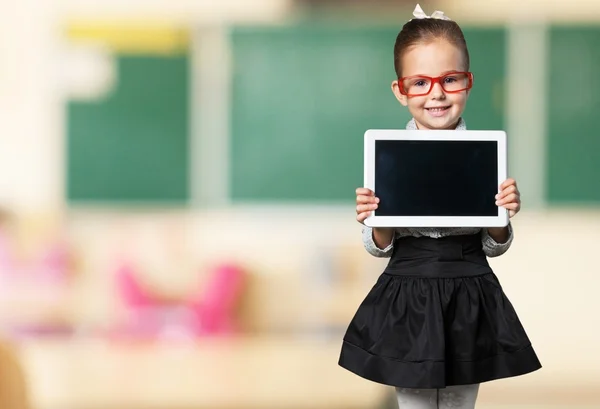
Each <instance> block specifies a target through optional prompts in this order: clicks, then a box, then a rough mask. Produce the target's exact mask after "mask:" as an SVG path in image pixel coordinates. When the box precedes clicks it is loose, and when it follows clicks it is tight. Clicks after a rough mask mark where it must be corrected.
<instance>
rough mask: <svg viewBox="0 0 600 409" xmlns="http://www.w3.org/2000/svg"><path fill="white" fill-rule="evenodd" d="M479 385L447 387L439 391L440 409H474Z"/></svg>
mask: <svg viewBox="0 0 600 409" xmlns="http://www.w3.org/2000/svg"><path fill="white" fill-rule="evenodd" d="M478 393H479V385H478V384H475V385H459V386H448V387H447V388H444V389H439V402H440V403H439V405H440V406H439V408H440V409H474V408H475V401H476V400H477V394H478Z"/></svg>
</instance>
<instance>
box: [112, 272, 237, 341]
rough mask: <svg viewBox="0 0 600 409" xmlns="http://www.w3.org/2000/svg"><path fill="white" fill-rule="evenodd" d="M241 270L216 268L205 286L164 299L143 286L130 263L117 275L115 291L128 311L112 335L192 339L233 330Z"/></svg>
mask: <svg viewBox="0 0 600 409" xmlns="http://www.w3.org/2000/svg"><path fill="white" fill-rule="evenodd" d="M243 278H244V273H243V271H242V269H241V268H239V267H237V266H234V265H222V266H219V267H217V268H216V269H215V270H214V272H213V274H212V276H211V278H210V279H209V281H208V282H207V284H206V286H205V287H204V288H203V289H201V290H200V291H199V292H198V293H196V294H191V295H190V296H189V297H187V298H186V299H180V300H172V299H166V298H165V297H162V296H160V295H158V294H152V293H150V291H149V290H148V289H147V288H144V287H143V285H142V284H141V283H140V281H139V278H138V277H137V276H136V274H135V271H134V269H133V268H132V267H131V266H130V265H129V264H125V263H124V264H121V266H120V267H119V268H118V270H117V274H116V286H117V294H118V297H119V299H120V301H121V304H122V305H123V307H125V310H126V311H127V314H126V317H125V322H124V323H122V324H121V325H119V326H118V327H117V330H116V332H113V336H116V337H127V338H131V337H134V338H162V337H169V336H178V337H184V338H195V337H200V336H208V335H231V334H233V333H234V332H235V330H236V326H235V306H236V303H237V301H238V299H239V297H240V296H241V293H242V291H243V284H244V279H243Z"/></svg>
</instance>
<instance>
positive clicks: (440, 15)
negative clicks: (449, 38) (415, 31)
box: [413, 4, 450, 20]
mask: <svg viewBox="0 0 600 409" xmlns="http://www.w3.org/2000/svg"><path fill="white" fill-rule="evenodd" d="M413 16H415V18H419V19H421V18H435V19H438V20H450V18H449V17H448V16H446V15H444V12H443V11H437V10H436V11H434V12H433V14H432V15H431V16H428V15H427V14H425V12H424V11H423V9H422V8H421V6H420V5H418V4H417V7H415V11H413Z"/></svg>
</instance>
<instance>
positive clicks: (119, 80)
mask: <svg viewBox="0 0 600 409" xmlns="http://www.w3.org/2000/svg"><path fill="white" fill-rule="evenodd" d="M0 4H1V6H0V52H1V56H2V60H1V61H2V62H1V63H0V208H1V211H0V292H1V294H0V327H1V330H2V342H1V344H0V345H1V348H0V407H1V408H2V409H24V408H31V409H117V408H118V409H196V408H197V409H200V408H206V409H234V408H235V409H237V408H246V409H325V408H327V409H334V408H339V409H342V408H343V409H366V408H381V409H386V408H394V407H396V406H395V405H396V404H395V402H394V397H393V395H392V391H391V390H390V388H386V387H382V386H381V385H378V384H374V383H371V382H369V381H366V380H363V379H360V378H358V377H356V376H354V375H352V374H350V373H347V372H346V371H345V370H343V369H341V368H339V367H338V366H337V357H338V353H339V347H340V344H341V337H342V335H343V331H344V330H345V326H346V325H347V323H348V322H349V320H350V319H351V317H352V315H353V313H354V312H355V310H356V307H357V306H358V304H359V303H360V302H361V301H362V298H363V297H364V296H365V295H366V292H367V291H368V290H369V288H370V287H371V286H372V285H373V283H374V282H375V280H376V278H377V276H378V275H379V273H380V271H381V269H382V267H383V266H384V264H385V260H378V259H374V258H372V257H370V256H369V255H367V254H366V252H365V251H364V250H363V249H362V245H361V241H360V225H359V224H358V223H356V221H355V213H354V189H355V188H356V187H358V186H360V185H361V183H362V136H363V133H364V131H365V130H366V129H369V128H402V127H404V126H405V124H406V122H407V121H408V119H409V117H408V113H407V112H406V111H405V110H404V109H403V108H401V107H400V105H399V104H398V103H397V102H396V101H395V99H394V97H393V95H392V93H391V92H390V83H391V81H392V80H393V79H394V78H393V76H394V71H393V64H392V48H393V43H394V40H395V36H396V34H397V32H398V31H399V30H400V28H401V26H402V24H404V23H405V22H406V21H407V20H408V19H409V18H411V13H412V10H413V9H414V6H415V0H411V1H406V0H369V1H366V0H365V1H358V0H220V1H214V0H171V1H168V2H167V1H155V0H145V1H142V0H128V1H116V0H103V1H92V0H61V1H59V0H45V1H37V0H19V1H9V0H2V1H1V2H0ZM421 5H422V7H423V8H424V10H425V11H426V12H427V13H428V14H430V13H432V12H433V11H434V10H443V11H444V12H446V14H447V15H449V16H451V17H452V18H453V19H455V20H457V21H458V22H459V23H460V24H461V25H462V26H463V28H464V31H465V34H466V37H467V41H468V44H469V48H470V52H471V59H472V71H473V72H474V74H475V79H476V82H475V88H474V90H473V93H472V96H471V99H470V102H469V106H468V108H467V112H466V115H465V117H466V120H467V124H468V125H469V127H470V128H472V129H504V130H506V131H507V132H508V135H509V147H510V174H511V175H512V176H513V177H515V178H516V179H517V181H518V183H519V186H520V189H521V192H522V200H523V210H522V212H521V213H520V214H519V215H518V217H517V218H515V219H514V221H513V223H514V226H515V231H516V239H515V241H514V244H513V246H512V249H511V250H510V252H508V253H507V254H506V255H504V256H503V257H500V258H498V259H492V260H491V263H492V265H493V267H494V268H495V269H496V273H497V275H498V276H499V278H500V280H501V282H502V283H503V286H504V288H505V291H506V293H507V294H508V296H509V298H510V299H511V301H512V302H513V304H514V305H515V308H516V310H517V311H518V313H519V315H520V317H521V320H522V321H523V323H524V325H525V327H526V329H527V331H528V333H529V335H530V338H531V339H532V342H533V344H534V346H535V348H536V350H537V352H538V354H539V357H540V359H541V361H542V363H543V365H544V368H543V369H542V370H541V371H538V372H536V373H533V374H530V375H527V376H523V377H519V378H513V379H508V380H502V381H497V382H492V383H489V384H485V385H484V386H482V388H481V391H480V403H479V405H478V408H482V409H486V408H487V409H500V408H503V409H508V408H515V409H517V408H520V409H524V408H528V409H534V408H536V409H541V408H545V409H551V408H552V409H558V408H561V409H562V408H565V409H566V408H569V409H570V408H600V403H598V402H599V398H598V390H599V389H600V358H599V356H600V354H598V353H597V352H598V351H597V349H598V347H599V346H600V327H599V323H600V322H599V319H598V311H600V297H599V296H598V292H597V289H598V288H599V287H600V268H599V267H598V246H599V245H600V240H599V233H600V159H599V154H598V152H599V151H600V135H599V133H598V117H597V115H598V114H597V113H596V108H597V107H598V106H599V105H600V92H599V91H600V75H598V70H599V69H600V2H598V1H596V0H572V1H569V2H563V1H549V0H547V1H543V0H537V1H533V0H528V1H516V0H504V1H501V0H486V1H480V0H453V1H442V0H439V1H422V2H421Z"/></svg>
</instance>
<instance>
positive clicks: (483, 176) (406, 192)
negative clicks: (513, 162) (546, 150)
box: [364, 129, 508, 227]
mask: <svg viewBox="0 0 600 409" xmlns="http://www.w3.org/2000/svg"><path fill="white" fill-rule="evenodd" d="M364 143H365V147H364V185H365V187H367V188H369V189H371V190H373V191H374V192H375V196H377V197H378V198H379V200H380V202H379V205H378V208H377V209H376V210H375V211H374V212H372V213H371V215H370V216H369V217H368V218H367V219H366V220H365V222H364V223H365V225H367V226H370V227H504V226H506V225H507V224H508V211H507V210H506V209H504V208H502V207H500V206H497V205H496V204H495V202H496V199H495V195H496V194H497V193H498V192H499V191H500V184H501V183H502V182H504V181H505V180H506V177H507V151H506V133H505V132H504V131H455V130H448V131H445V130H444V131H441V130H438V131H425V130H377V129H371V130H368V131H367V132H366V133H365V140H364Z"/></svg>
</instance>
